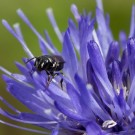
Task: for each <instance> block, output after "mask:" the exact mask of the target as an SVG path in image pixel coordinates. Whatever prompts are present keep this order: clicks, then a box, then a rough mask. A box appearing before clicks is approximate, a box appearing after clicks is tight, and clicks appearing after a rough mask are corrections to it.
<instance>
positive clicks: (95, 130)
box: [86, 122, 105, 135]
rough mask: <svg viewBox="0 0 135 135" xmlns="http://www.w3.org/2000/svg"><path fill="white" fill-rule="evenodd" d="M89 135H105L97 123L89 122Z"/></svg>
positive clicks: (87, 127)
mask: <svg viewBox="0 0 135 135" xmlns="http://www.w3.org/2000/svg"><path fill="white" fill-rule="evenodd" d="M86 132H87V135H105V134H104V133H103V132H102V129H101V128H100V127H99V126H98V125H97V124H96V123H95V122H89V123H88V125H87V126H86Z"/></svg>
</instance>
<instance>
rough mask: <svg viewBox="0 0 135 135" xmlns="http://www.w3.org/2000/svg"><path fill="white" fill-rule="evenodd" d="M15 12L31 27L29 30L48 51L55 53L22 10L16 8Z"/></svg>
mask: <svg viewBox="0 0 135 135" xmlns="http://www.w3.org/2000/svg"><path fill="white" fill-rule="evenodd" d="M17 13H18V15H19V16H20V17H21V19H22V20H23V21H24V22H25V23H26V24H27V25H28V26H29V27H30V28H31V30H32V31H33V32H34V33H35V35H36V36H37V37H38V39H40V40H41V41H42V42H43V43H44V44H45V45H46V47H47V48H48V49H49V51H50V52H51V53H55V51H54V50H53V48H52V47H51V46H50V45H49V44H48V43H47V42H46V41H45V39H43V37H42V36H41V35H40V34H39V32H38V31H37V30H36V29H35V28H34V27H33V25H32V24H31V22H30V21H29V20H28V18H27V17H26V16H25V14H24V13H23V11H22V10H21V9H18V10H17ZM31 58H32V57H31Z"/></svg>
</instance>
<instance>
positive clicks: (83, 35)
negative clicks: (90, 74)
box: [79, 17, 95, 82]
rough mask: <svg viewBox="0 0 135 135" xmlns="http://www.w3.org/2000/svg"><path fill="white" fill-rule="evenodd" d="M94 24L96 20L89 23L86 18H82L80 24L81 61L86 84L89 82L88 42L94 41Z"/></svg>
mask: <svg viewBox="0 0 135 135" xmlns="http://www.w3.org/2000/svg"><path fill="white" fill-rule="evenodd" d="M89 23H90V24H89ZM94 24H95V19H93V20H91V22H89V21H88V20H87V18H85V17H82V18H81V21H80V22H79V38H80V59H81V67H82V72H83V78H84V80H85V82H86V80H87V75H86V64H87V60H88V59H89V55H88V49H87V42H89V41H90V40H91V39H92V31H93V28H94Z"/></svg>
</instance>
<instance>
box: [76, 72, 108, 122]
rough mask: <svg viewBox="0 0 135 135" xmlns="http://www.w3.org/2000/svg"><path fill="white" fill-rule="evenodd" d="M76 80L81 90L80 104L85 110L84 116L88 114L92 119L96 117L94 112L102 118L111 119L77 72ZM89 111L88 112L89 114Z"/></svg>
mask: <svg viewBox="0 0 135 135" xmlns="http://www.w3.org/2000/svg"><path fill="white" fill-rule="evenodd" d="M75 81H76V83H77V86H78V89H79V92H80V104H81V108H82V110H83V112H85V114H83V113H82V115H83V116H85V115H86V117H90V118H91V119H93V118H94V116H93V112H94V114H95V115H97V116H99V117H100V118H101V119H103V120H106V119H110V116H109V115H108V113H107V112H106V111H104V110H103V109H102V108H101V107H103V106H99V104H98V103H97V101H96V100H95V99H94V98H93V96H92V95H91V93H90V92H89V91H88V90H87V89H86V86H85V84H84V83H83V81H82V79H81V78H80V77H79V76H78V75H77V74H76V75H75ZM87 112H88V114H87Z"/></svg>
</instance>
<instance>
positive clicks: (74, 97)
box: [67, 83, 83, 114]
mask: <svg viewBox="0 0 135 135" xmlns="http://www.w3.org/2000/svg"><path fill="white" fill-rule="evenodd" d="M67 93H68V95H69V96H70V98H71V101H72V103H73V105H74V107H75V109H76V111H77V112H78V113H79V114H82V111H83V110H82V106H81V103H80V102H81V101H80V98H81V97H80V95H79V93H78V92H77V90H76V89H75V88H74V87H73V86H72V85H71V84H70V83H67Z"/></svg>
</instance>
